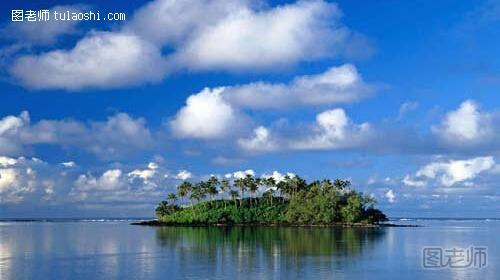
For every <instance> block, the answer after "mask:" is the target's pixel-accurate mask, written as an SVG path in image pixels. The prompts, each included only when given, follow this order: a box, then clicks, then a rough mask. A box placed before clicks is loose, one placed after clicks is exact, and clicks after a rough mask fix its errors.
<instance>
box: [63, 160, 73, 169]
mask: <svg viewBox="0 0 500 280" xmlns="http://www.w3.org/2000/svg"><path fill="white" fill-rule="evenodd" d="M61 165H62V166H64V167H67V168H73V167H75V166H76V163H75V162H74V161H66V162H62V163H61Z"/></svg>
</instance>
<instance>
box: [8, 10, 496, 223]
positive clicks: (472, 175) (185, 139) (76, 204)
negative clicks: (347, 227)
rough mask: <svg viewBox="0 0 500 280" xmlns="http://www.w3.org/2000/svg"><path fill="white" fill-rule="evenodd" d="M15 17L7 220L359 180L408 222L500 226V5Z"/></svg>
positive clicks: (132, 211) (130, 209)
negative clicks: (217, 186) (232, 184)
mask: <svg viewBox="0 0 500 280" xmlns="http://www.w3.org/2000/svg"><path fill="white" fill-rule="evenodd" d="M127 5H128V6H127ZM1 7H2V9H1V10H2V13H1V18H0V29H1V33H2V36H1V37H0V38H1V40H0V63H1V64H2V67H1V69H2V71H1V72H0V75H1V78H0V94H1V102H0V175H1V176H0V217H34V216H51V217H60V216H67V217H68V216H150V215H151V214H152V210H153V208H154V205H155V204H156V203H157V202H158V201H159V200H161V199H162V198H163V197H165V194H166V193H168V192H169V191H172V190H173V189H174V188H175V185H176V184H178V183H179V182H180V181H181V180H182V179H189V180H199V179H203V178H205V177H207V176H209V175H211V174H215V175H219V176H225V175H227V176H233V177H234V176H238V174H240V173H238V171H246V172H253V173H255V174H256V175H258V176H261V175H263V174H268V175H269V174H273V172H274V171H276V173H274V175H275V176H279V174H284V173H286V172H292V173H295V174H299V175H301V176H303V177H305V178H307V179H319V178H348V179H350V180H352V182H353V184H354V185H355V187H356V188H357V189H360V190H362V191H364V192H365V193H367V194H372V195H373V196H375V198H376V199H377V200H378V202H379V207H380V208H381V209H382V210H384V211H386V212H387V213H389V215H391V216H417V217H420V216H434V217H440V216H467V217H498V213H499V210H500V209H499V206H498V205H499V203H498V202H499V198H500V196H499V195H500V193H499V190H498V183H497V182H498V179H500V165H499V163H498V162H499V161H500V159H499V155H500V153H499V151H500V146H499V144H498V143H500V141H499V140H500V139H499V136H500V134H499V132H500V126H499V125H498V124H499V123H500V122H499V120H500V114H499V103H500V102H499V101H500V99H499V97H498V92H497V91H498V88H499V87H500V67H499V66H500V64H499V58H498V55H497V52H498V49H499V47H500V39H499V36H498V35H499V33H498V30H500V29H499V28H500V2H498V1H439V2H438V3H436V2H435V1H418V2H411V1H383V2H382V1H338V2H328V1H320V0H317V1H299V2H294V1H270V2H268V1H252V0H248V1H247V0H241V1H188V0H186V1H177V2H175V1H167V0H156V1H151V2H146V1H145V2H140V1H134V2H133V3H132V4H131V3H127V4H125V5H124V4H123V1H106V2H105V3H102V2H95V1H86V2H73V1H43V2H40V1H22V3H2V4H1ZM13 9H23V10H41V9H49V10H50V11H55V10H58V11H66V10H71V11H75V12H88V11H89V10H92V11H94V12H96V11H99V12H100V14H101V16H102V17H104V16H105V15H106V14H107V13H108V12H123V13H125V14H126V20H125V21H119V22H118V21H114V22H110V21H106V22H105V21H85V22H79V21H66V22H61V21H59V22H57V21H54V20H49V21H47V22H12V21H11V11H12V10H13ZM278 173H279V174H278Z"/></svg>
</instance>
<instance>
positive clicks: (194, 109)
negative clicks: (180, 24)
mask: <svg viewBox="0 0 500 280" xmlns="http://www.w3.org/2000/svg"><path fill="white" fill-rule="evenodd" d="M372 90H373V87H372V86H370V85H367V84H366V83H365V82H363V80H362V79H361V77H360V75H359V74H358V72H357V70H356V68H355V67H354V66H353V65H350V64H346V65H342V66H339V67H332V68H330V69H328V70H327V71H326V72H324V73H321V74H317V75H311V76H298V77H296V78H295V79H294V80H293V81H292V82H290V83H288V84H280V83H278V84H272V83H263V82H259V83H251V84H246V85H240V86H227V87H217V88H213V89H210V88H205V89H203V90H202V91H201V92H199V93H197V94H194V95H191V96H189V97H188V99H187V100H186V105H185V106H184V107H182V108H181V109H180V110H179V112H178V113H177V115H176V116H175V118H174V119H173V120H172V121H171V122H170V127H171V128H172V131H173V132H174V134H175V135H177V136H179V137H184V138H201V139H215V138H222V137H225V136H227V134H229V133H231V132H232V133H235V132H241V128H243V127H244V126H243V124H244V123H246V120H247V119H248V118H246V116H245V114H244V113H245V109H269V108H287V107H290V106H314V105H316V106H319V105H321V106H324V105H329V104H335V103H349V102H354V101H357V100H359V99H361V98H363V97H365V96H366V95H367V94H369V93H370V92H372ZM325 114H326V113H325ZM324 118H325V117H321V119H320V121H321V122H320V123H319V124H320V125H324V124H325V123H324V122H322V121H323V119H324ZM254 134H255V135H254V137H253V138H251V139H242V140H240V145H241V146H243V147H245V148H247V149H248V150H251V149H253V148H254V147H256V146H259V149H260V150H272V149H274V143H272V142H270V139H269V131H268V129H267V128H265V127H262V126H261V127H258V128H256V129H255V130H254Z"/></svg>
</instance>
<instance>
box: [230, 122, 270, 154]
mask: <svg viewBox="0 0 500 280" xmlns="http://www.w3.org/2000/svg"><path fill="white" fill-rule="evenodd" d="M238 145H239V146H240V147H241V148H243V149H244V150H248V151H262V152H265V151H274V150H276V149H277V148H278V146H277V143H276V142H275V141H274V140H273V139H272V137H271V136H270V135H269V130H268V129H267V128H265V127H263V126H259V127H257V128H256V129H254V131H253V136H251V137H250V138H240V139H238Z"/></svg>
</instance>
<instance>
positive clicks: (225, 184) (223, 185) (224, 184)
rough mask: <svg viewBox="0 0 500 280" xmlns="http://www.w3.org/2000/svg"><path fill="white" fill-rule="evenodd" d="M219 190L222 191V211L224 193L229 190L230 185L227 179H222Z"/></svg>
mask: <svg viewBox="0 0 500 280" xmlns="http://www.w3.org/2000/svg"><path fill="white" fill-rule="evenodd" d="M220 190H221V191H222V200H223V201H224V209H226V200H225V199H224V193H226V192H228V191H230V190H231V185H230V184H229V180H228V179H222V181H221V182H220Z"/></svg>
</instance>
